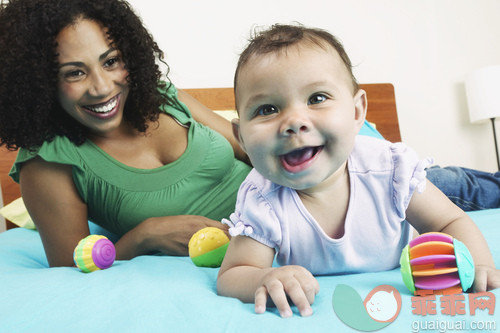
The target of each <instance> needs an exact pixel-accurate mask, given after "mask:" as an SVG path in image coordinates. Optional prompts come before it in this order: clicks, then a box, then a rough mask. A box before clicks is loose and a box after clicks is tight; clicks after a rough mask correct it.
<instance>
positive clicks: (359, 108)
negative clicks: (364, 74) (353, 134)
mask: <svg viewBox="0 0 500 333" xmlns="http://www.w3.org/2000/svg"><path fill="white" fill-rule="evenodd" d="M367 108H368V100H367V98H366V91H364V90H363V89H359V90H358V92H357V93H356V95H354V112H355V114H354V119H355V121H356V126H357V127H358V131H359V130H360V129H361V126H363V124H364V122H365V119H366V109H367Z"/></svg>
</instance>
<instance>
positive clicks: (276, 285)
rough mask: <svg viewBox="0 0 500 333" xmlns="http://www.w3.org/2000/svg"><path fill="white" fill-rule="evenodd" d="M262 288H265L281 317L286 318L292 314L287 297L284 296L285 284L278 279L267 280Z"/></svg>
mask: <svg viewBox="0 0 500 333" xmlns="http://www.w3.org/2000/svg"><path fill="white" fill-rule="evenodd" d="M259 289H260V288H259ZM264 289H266V290H267V293H268V294H269V297H270V298H271V299H272V300H273V303H274V305H275V306H276V308H277V309H278V311H279V313H280V316H281V317H283V318H288V317H291V316H292V315H293V312H292V308H290V304H288V299H287V297H286V293H285V286H284V284H282V282H281V281H280V280H273V281H271V282H269V283H268V284H267V285H266V286H265V287H264Z"/></svg>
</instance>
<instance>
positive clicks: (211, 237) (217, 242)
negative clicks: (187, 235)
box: [188, 227, 229, 267]
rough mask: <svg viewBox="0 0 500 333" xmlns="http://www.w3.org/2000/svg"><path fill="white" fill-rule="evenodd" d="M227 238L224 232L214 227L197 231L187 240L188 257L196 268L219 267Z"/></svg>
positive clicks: (227, 241)
mask: <svg viewBox="0 0 500 333" xmlns="http://www.w3.org/2000/svg"><path fill="white" fill-rule="evenodd" d="M228 246H229V237H227V236H226V234H225V233H224V231H222V230H221V229H219V228H215V227H206V228H203V229H201V230H199V231H197V232H196V233H195V234H194V235H193V236H192V237H191V239H190V240H189V244H188V247H189V256H190V257H191V260H192V261H193V263H194V264H195V265H196V266H200V267H220V265H221V264H222V260H223V259H224V255H225V254H226V250H227V247H228Z"/></svg>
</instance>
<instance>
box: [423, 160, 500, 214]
mask: <svg viewBox="0 0 500 333" xmlns="http://www.w3.org/2000/svg"><path fill="white" fill-rule="evenodd" d="M427 179H429V180H430V181H431V182H432V183H433V184H434V185H436V186H437V187H438V188H439V189H440V190H441V191H442V192H443V193H444V194H446V196H447V197H448V198H450V200H451V201H453V202H454V203H455V204H456V205H457V206H459V207H460V208H462V209H463V210H465V211H471V210H480V209H488V208H500V172H496V173H489V172H484V171H478V170H472V169H467V168H461V167H446V168H441V167H439V166H434V167H431V168H428V169H427Z"/></svg>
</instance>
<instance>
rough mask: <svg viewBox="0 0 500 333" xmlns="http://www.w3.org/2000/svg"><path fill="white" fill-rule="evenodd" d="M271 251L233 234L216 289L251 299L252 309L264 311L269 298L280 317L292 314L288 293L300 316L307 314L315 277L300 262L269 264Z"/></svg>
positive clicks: (308, 313) (315, 288) (248, 300)
mask: <svg viewBox="0 0 500 333" xmlns="http://www.w3.org/2000/svg"><path fill="white" fill-rule="evenodd" d="M274 254H275V253H274V250H273V249H272V248H269V247H267V246H265V245H263V244H261V243H259V242H257V241H255V240H253V239H252V238H249V237H246V236H236V237H233V238H232V239H231V242H230V243H229V247H228V250H227V252H226V256H225V257H224V261H223V262H222V266H221V268H220V270H219V276H218V278H217V292H218V293H219V295H222V296H230V297H235V298H238V299H240V300H241V301H243V302H247V303H251V302H255V312H256V313H263V312H265V310H266V304H267V303H268V300H269V301H272V302H273V303H274V305H275V306H276V308H277V309H278V311H279V312H280V314H281V316H282V317H291V316H292V309H291V308H290V305H289V303H288V299H287V296H288V297H289V298H290V300H291V301H292V302H293V303H294V304H295V305H296V306H297V308H298V310H299V312H300V314H301V315H302V316H308V315H311V314H312V308H311V304H312V303H313V302H314V297H315V295H316V294H317V293H318V291H319V284H318V282H317V280H316V279H315V278H314V277H313V276H312V274H311V273H310V272H309V271H308V270H306V269H305V268H304V267H301V266H282V267H272V263H273V259H274Z"/></svg>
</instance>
